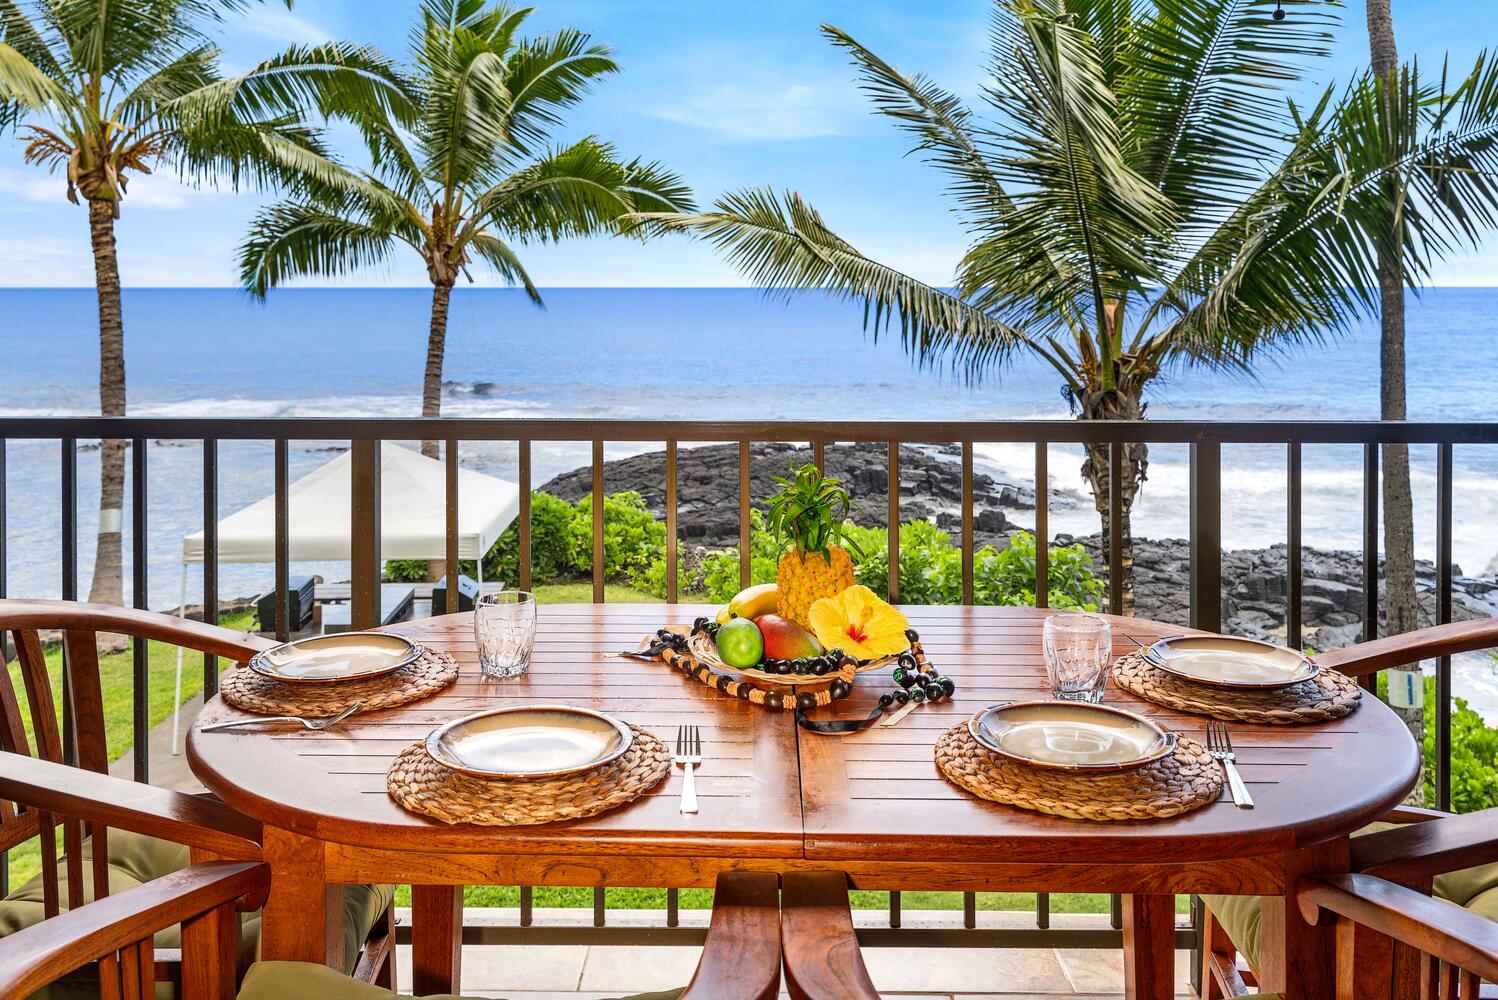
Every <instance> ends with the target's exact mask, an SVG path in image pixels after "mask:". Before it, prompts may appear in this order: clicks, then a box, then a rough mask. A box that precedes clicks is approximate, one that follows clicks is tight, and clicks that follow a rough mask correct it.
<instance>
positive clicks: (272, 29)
mask: <svg viewBox="0 0 1498 1000" xmlns="http://www.w3.org/2000/svg"><path fill="white" fill-rule="evenodd" d="M236 27H237V28H238V29H239V30H240V31H242V32H244V33H246V34H251V35H257V36H259V37H260V38H269V39H271V40H272V41H277V42H282V43H284V44H287V45H319V44H321V43H323V42H326V41H327V40H328V39H330V38H332V37H333V34H332V32H330V31H328V29H327V28H324V27H323V26H322V25H320V24H318V23H316V22H315V21H309V20H307V19H306V18H305V17H298V16H297V15H295V14H293V13H292V12H291V11H289V10H286V9H284V8H276V7H272V6H271V5H269V4H266V5H265V6H263V7H254V8H252V9H251V10H250V11H249V12H248V13H246V14H245V16H244V17H243V19H241V20H240V21H239V22H238V23H237V24H236Z"/></svg>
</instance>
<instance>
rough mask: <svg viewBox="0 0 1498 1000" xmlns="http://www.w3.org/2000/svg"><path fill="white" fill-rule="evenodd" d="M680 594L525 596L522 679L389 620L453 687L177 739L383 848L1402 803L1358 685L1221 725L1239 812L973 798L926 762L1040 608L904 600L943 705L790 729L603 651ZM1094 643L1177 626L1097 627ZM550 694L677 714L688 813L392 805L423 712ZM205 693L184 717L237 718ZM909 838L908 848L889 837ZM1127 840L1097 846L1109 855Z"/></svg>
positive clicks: (317, 827)
mask: <svg viewBox="0 0 1498 1000" xmlns="http://www.w3.org/2000/svg"><path fill="white" fill-rule="evenodd" d="M707 611H708V609H706V608H702V607H696V606H691V605H679V606H676V607H671V608H668V607H665V606H661V605H547V606H543V607H541V608H540V610H539V615H538V619H539V623H538V637H537V642H536V650H535V655H534V658H533V661H532V665H531V669H530V672H529V673H528V674H527V675H526V676H525V677H523V678H519V679H515V680H506V681H496V680H489V679H486V678H483V677H482V676H481V675H480V674H479V672H478V665H477V658H476V653H475V649H474V644H473V636H472V628H471V619H470V616H468V615H455V616H444V617H439V618H431V619H424V620H421V621H416V622H406V623H402V624H400V625H397V626H392V627H391V629H390V631H395V632H400V633H403V634H407V635H411V636H413V637H418V638H420V639H422V640H423V641H425V642H428V643H431V644H433V645H436V646H438V647H440V648H442V649H445V650H447V651H448V652H450V653H452V654H453V655H454V656H456V657H457V659H458V662H459V667H460V671H461V673H460V676H459V680H458V683H457V684H456V685H455V686H454V687H452V688H450V689H449V690H447V691H445V692H443V693H442V694H440V695H438V696H436V697H435V698H432V699H429V700H427V701H423V702H418V703H415V704H412V705H408V706H404V707H401V708H396V709H391V710H388V711H382V712H376V713H370V714H368V715H359V716H356V717H355V718H354V719H352V720H351V721H350V722H349V723H348V724H346V725H345V726H340V727H339V728H337V729H336V730H333V731H330V732H326V733H307V732H301V731H297V732H288V731H286V730H285V729H282V728H278V729H276V730H274V731H265V732H262V731H253V730H239V731H231V732H227V733H207V734H204V733H200V732H197V731H196V727H195V729H194V731H193V733H192V734H191V736H190V739H189V753H190V755H191V759H192V763H193V768H194V770H195V771H196V772H197V773H198V775H199V777H200V778H201V779H202V780H203V781H204V783H205V784H207V785H208V787H210V788H212V789H213V790H214V791H216V792H218V793H219V794H220V795H222V796H223V797H224V798H225V799H226V800H228V801H229V802H231V803H232V804H234V805H236V806H237V807H239V808H241V809H243V810H244V811H246V812H248V813H250V814H251V815H254V816H256V817H257V818H260V819H262V820H264V821H266V822H267V823H270V824H274V825H278V826H281V827H284V828H286V829H289V830H292V831H295V832H297V833H299V834H302V835H305V836H311V837H316V838H318V839H322V840H327V841H332V842H336V843H344V844H351V845H358V846H363V847H369V848H379V849H390V850H422V851H427V852H462V853H469V854H478V853H486V852H491V853H492V852H497V851H504V852H520V853H528V854H563V853H568V852H572V851H578V850H583V849H586V850H587V851H589V852H591V853H594V854H597V853H599V852H608V851H610V850H618V851H620V852H623V853H630V854H634V855H637V856H638V855H651V856H661V857H669V856H678V857H690V856H697V857H740V858H759V859H774V858H784V859H800V858H805V859H807V860H816V861H835V860H849V861H860V862H870V863H872V862H880V861H887V862H893V863H898V862H899V861H900V860H901V858H902V856H903V857H904V858H905V859H906V860H915V859H917V858H918V859H919V860H920V861H923V862H932V863H938V862H939V863H952V864H956V863H963V862H966V863H1002V862H1009V861H1014V862H1017V863H1025V864H1033V863H1065V862H1071V863H1078V862H1085V861H1087V860H1088V859H1102V860H1104V861H1106V859H1108V858H1109V857H1113V856H1116V857H1118V858H1119V859H1120V860H1128V861H1131V862H1138V863H1149V862H1162V863H1170V862H1177V861H1180V862H1185V861H1201V860H1210V859H1213V858H1225V857H1247V856H1251V855H1256V854H1264V853H1270V852H1274V851H1283V850H1288V849H1291V848H1294V847H1297V846H1302V845H1306V844H1309V843H1314V842H1316V841H1318V840H1321V839H1325V838H1327V837H1331V836H1336V835H1339V834H1343V833H1346V832H1347V831H1349V830H1351V829H1353V828H1355V827H1356V826H1358V825H1361V824H1362V823H1363V822H1366V821H1367V820H1369V819H1371V818H1373V817H1374V816H1376V815H1377V814H1379V813H1380V812H1382V811H1383V810H1384V809H1385V808H1386V807H1388V806H1389V805H1391V804H1393V803H1395V802H1397V801H1399V799H1400V798H1402V796H1403V794H1404V791H1405V790H1406V788H1407V787H1408V786H1409V785H1410V784H1411V783H1412V781H1413V780H1414V776H1415V774H1416V768H1417V758H1416V753H1415V748H1414V745H1413V742H1412V741H1411V740H1410V738H1409V736H1408V733H1407V732H1406V730H1405V729H1404V728H1403V726H1402V725H1401V724H1400V722H1399V720H1398V719H1397V718H1396V717H1395V716H1394V714H1393V713H1392V712H1390V711H1389V710H1388V709H1387V708H1385V707H1384V706H1383V705H1381V704H1379V703H1378V702H1377V701H1376V700H1375V699H1372V698H1369V699H1365V703H1364V705H1363V707H1362V708H1360V709H1359V710H1358V711H1357V712H1354V713H1353V714H1352V715H1351V716H1349V717H1348V718H1346V719H1343V720H1340V721H1337V722H1331V723H1326V724H1322V725H1315V726H1303V727H1287V728H1275V727H1256V726H1246V725H1236V726H1234V727H1233V733H1234V740H1235V743H1236V744H1237V746H1238V749H1239V751H1240V762H1241V765H1242V769H1243V771H1244V776H1245V778H1246V779H1247V780H1248V782H1249V783H1250V787H1251V789H1252V790H1253V793H1254V795H1255V798H1256V799H1257V801H1258V808H1257V809H1255V810H1252V811H1242V810H1236V809H1234V807H1233V806H1232V805H1231V803H1230V802H1229V801H1227V799H1226V796H1224V799H1223V801H1221V802H1219V803H1217V804H1215V805H1213V806H1209V807H1207V808H1206V809H1203V810H1200V811H1198V812H1196V813H1194V814H1191V815H1189V816H1187V817H1183V818H1180V819H1176V820H1166V821H1159V822H1149V823H1124V824H1111V823H1110V824H1104V823H1090V822H1080V821H1069V820H1064V819H1057V818H1052V817H1045V816H1040V815H1037V814H1034V813H1028V812H1024V811H1021V810H1017V809H1012V808H1007V807H1003V806H998V805H995V804H992V803H987V802H981V801H978V800H976V799H973V798H972V797H971V796H969V795H967V794H966V793H964V792H962V791H960V790H958V789H957V788H955V787H954V786H952V785H950V784H948V783H947V782H946V781H945V780H944V779H942V777H941V776H940V774H939V773H938V771H937V769H936V767H935V764H934V762H933V760H932V744H933V743H934V741H935V738H936V736H937V735H938V734H939V733H940V732H941V731H942V730H943V729H945V728H946V727H948V726H950V725H953V724H955V723H956V722H958V721H959V720H961V719H963V718H966V717H967V716H969V715H971V714H972V712H973V711H975V710H976V709H978V708H980V707H982V706H984V705H988V704H992V703H994V702H996V701H1004V700H1013V699H1020V698H1029V697H1039V696H1043V695H1044V692H1045V673H1044V666H1043V661H1042V659H1041V653H1040V623H1041V619H1042V618H1043V616H1044V612H1038V611H1035V610H1034V609H1023V608H950V607H931V608H907V609H906V611H907V612H908V614H909V616H910V618H911V622H912V625H913V626H914V627H915V628H916V629H917V630H919V632H920V633H921V637H922V640H923V642H924V644H925V647H926V650H927V652H928V654H929V656H930V659H931V661H932V663H933V664H934V665H935V666H936V667H937V668H938V669H939V670H940V671H941V672H942V673H944V674H948V675H950V676H951V677H952V678H953V679H954V680H955V681H956V682H957V684H958V694H957V697H956V698H955V699H953V700H952V701H951V702H949V703H943V704H940V705H937V706H934V707H932V706H927V707H923V708H920V709H918V710H917V711H915V712H914V713H912V714H911V715H910V716H909V717H908V718H906V719H905V720H904V721H903V722H902V723H901V724H900V725H898V726H895V727H893V728H884V727H880V726H874V727H872V728H870V729H868V730H865V731H864V732H862V733H859V734H857V735H854V736H849V737H835V736H820V735H815V734H811V733H807V732H798V730H797V729H796V728H795V726H794V724H793V720H792V718H791V716H790V713H788V712H783V711H781V712H777V711H772V710H768V709H762V708H756V707H754V706H751V705H749V704H746V703H744V702H740V701H738V700H737V699H733V698H729V697H727V696H725V695H722V694H720V693H718V692H717V691H714V690H710V689H708V688H707V687H705V686H703V685H702V684H700V683H698V682H696V681H692V680H688V679H687V678H685V677H683V676H682V675H681V674H679V673H677V672H675V671H673V670H671V669H669V668H667V667H665V666H663V665H660V664H656V663H646V662H640V661H636V660H630V659H624V658H620V657H618V656H617V655H616V654H617V653H618V652H619V651H620V650H624V649H631V648H634V647H635V646H636V644H637V643H639V641H640V639H641V638H642V637H643V636H645V635H646V634H648V633H649V632H651V631H653V630H654V629H655V628H657V627H659V626H660V625H663V624H666V623H667V622H671V621H674V622H682V623H685V622H690V621H691V620H692V618H693V617H695V616H696V615H698V614H704V613H707ZM1115 623H1116V625H1115V651H1116V652H1117V653H1124V652H1128V651H1131V650H1133V649H1135V648H1137V646H1138V645H1139V644H1140V643H1143V642H1148V641H1151V640H1153V639H1154V638H1157V637H1159V636H1160V635H1164V634H1169V633H1172V632H1179V631H1181V629H1179V628H1176V627H1172V626H1165V625H1160V624H1157V623H1152V622H1148V621H1144V620H1141V619H1132V618H1131V619H1116V620H1115ZM890 687H891V682H890V679H889V676H888V673H887V672H876V673H871V674H865V675H862V676H861V677H860V679H859V681H858V684H857V685H856V686H855V688H856V690H855V694H854V695H853V696H852V697H850V698H849V699H847V700H845V701H843V702H840V703H838V704H837V705H836V706H834V707H833V708H832V709H824V710H822V711H821V712H819V713H818V714H817V717H818V718H827V717H831V716H834V715H839V716H849V717H851V716H859V715H863V714H866V713H867V711H868V710H869V708H870V707H871V705H872V703H873V700H874V699H875V698H877V696H878V695H879V694H880V693H881V692H883V691H886V690H889V689H890ZM1108 701H1109V703H1111V704H1115V705H1121V706H1125V707H1129V708H1132V709H1135V710H1138V711H1141V712H1143V713H1145V714H1147V715H1149V716H1151V717H1153V718H1156V719H1158V720H1160V721H1161V722H1163V723H1164V724H1165V725H1167V726H1168V727H1170V728H1172V729H1176V730H1179V731H1181V732H1183V733H1184V734H1186V735H1189V736H1195V737H1198V738H1200V737H1201V735H1202V728H1203V720H1201V719H1200V718H1198V717H1194V716H1187V715H1182V714H1180V713H1175V712H1170V711H1167V710H1164V709H1161V708H1158V707H1156V706H1153V705H1150V704H1147V703H1144V702H1141V701H1139V700H1138V699H1135V698H1133V697H1131V696H1129V695H1126V694H1124V693H1123V692H1121V691H1118V690H1117V689H1114V688H1111V687H1110V690H1109V694H1108ZM548 703H568V704H574V705H583V706H587V707H590V708H595V709H598V710H601V711H605V712H608V713H610V714H612V715H614V716H616V717H618V718H620V719H623V720H626V721H628V722H632V723H635V724H637V725H639V726H641V727H643V728H645V729H646V730H648V731H650V732H652V733H654V734H655V735H657V736H659V737H660V738H661V739H663V740H666V741H667V742H668V744H669V743H671V742H672V741H674V739H675V734H676V727H677V726H678V725H679V724H682V723H688V722H696V723H699V724H701V725H702V729H703V741H704V746H703V752H704V757H705V763H704V766H703V767H702V769H701V771H700V774H699V777H698V781H697V793H698V796H699V797H700V798H701V800H702V809H701V812H700V813H699V814H697V815H695V816H684V815H682V814H681V813H680V812H678V809H677V796H678V793H679V789H680V780H681V778H680V771H679V770H676V771H674V772H673V774H672V776H671V778H670V779H669V780H668V781H667V782H666V783H665V784H663V785H662V786H661V787H660V788H659V789H658V790H656V791H655V792H653V793H652V794H650V795H648V796H646V797H645V798H643V799H641V800H640V801H638V802H636V803H634V804H631V805H629V806H626V807H624V808H621V809H618V810H615V811H613V812H610V813H607V814H604V815H602V816H598V817H594V818H592V819H589V820H584V821H579V822H576V823H563V824H552V825H548V826H542V827H530V828H525V827H522V828H507V829H505V830H504V831H503V832H502V834H500V832H499V831H496V830H494V829H492V828H491V829H482V828H470V827H462V826H458V827H452V826H447V825H445V824H442V823H439V822H435V821H431V820H427V819H424V818H422V817H419V816H415V815H412V814H410V813H408V812H406V811H404V810H402V809H401V808H400V807H398V806H396V805H395V804H394V803H393V802H391V801H390V800H389V798H388V797H387V796H386V794H385V772H386V769H387V768H388V765H389V763H390V761H391V759H392V758H393V757H394V756H395V754H396V753H398V752H399V751H400V750H401V749H403V748H405V747H406V746H409V745H410V744H411V743H413V742H416V741H417V740H419V739H421V738H422V737H423V736H424V735H425V734H426V733H427V732H428V731H429V730H431V729H432V728H434V727H435V726H437V725H439V724H441V723H443V722H446V721H449V720H451V719H454V718H457V717H459V716H462V715H466V714H470V713H472V712H476V711H479V710H481V709H484V708H490V707H498V706H502V705H515V704H548ZM240 714H241V713H238V712H237V711H236V710H235V709H232V708H230V707H228V706H226V705H224V704H223V703H222V702H221V701H220V700H217V699H215V700H213V701H211V702H210V703H209V705H208V706H207V707H206V708H205V709H204V710H203V712H202V713H201V715H200V716H199V722H200V724H206V723H208V722H218V721H223V720H225V719H228V718H235V717H238V716H239V715H240ZM912 850H914V851H917V852H918V853H916V854H909V853H905V854H903V855H902V853H900V852H910V851H912ZM1115 851H1118V852H1127V853H1126V854H1118V855H1110V853H1109V852H1115Z"/></svg>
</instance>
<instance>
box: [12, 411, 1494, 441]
mask: <svg viewBox="0 0 1498 1000" xmlns="http://www.w3.org/2000/svg"><path fill="white" fill-rule="evenodd" d="M0 438H3V439H9V440H15V439H27V438H41V439H58V438H166V439H171V440H188V441H194V440H197V441H201V440H225V441H227V440H281V439H285V440H350V441H359V440H396V441H400V440H407V441H416V440H424V439H434V438H440V439H456V440H459V441H492V440H501V441H504V440H510V441H514V440H530V441H666V440H676V441H702V442H706V441H849V442H852V441H880V442H887V441H901V442H912V443H919V442H949V441H974V442H983V443H1029V442H1037V441H1039V442H1055V443H1063V444H1065V443H1076V442H1083V441H1089V442H1100V443H1105V442H1115V441H1116V442H1143V443H1151V444H1155V443H1158V444H1189V443H1191V442H1193V441H1217V442H1221V443H1223V444H1289V443H1292V442H1299V443H1301V444H1398V443H1405V444H1498V422H1494V423H1476V422H1472V423H1459V422H1433V421H1421V422H1398V421H1378V420H1318V421H1289V420H1262V421H1223V422H1216V421H1200V420H1142V421H1132V420H929V421H927V420H689V421H676V420H593V419H586V418H539V419H538V418H531V417H521V418H515V417H492V418H490V417H442V418H422V417H397V418H387V417H308V418H300V417H296V418H289V417H249V418H237V417H236V418H221V417H202V418H198V417H90V416H78V417H0Z"/></svg>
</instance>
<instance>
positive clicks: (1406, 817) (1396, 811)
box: [1378, 806, 1451, 823]
mask: <svg viewBox="0 0 1498 1000" xmlns="http://www.w3.org/2000/svg"><path fill="white" fill-rule="evenodd" d="M1450 815H1451V813H1449V812H1442V811H1441V810H1439V809H1422V808H1420V807H1419V806H1395V807H1394V808H1393V809H1390V810H1389V811H1388V812H1386V813H1384V814H1383V815H1382V816H1380V817H1379V818H1378V821H1379V822H1380V823H1428V822H1430V821H1431V820H1433V819H1444V818H1445V817H1447V816H1450Z"/></svg>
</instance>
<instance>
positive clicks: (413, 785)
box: [385, 726, 671, 826]
mask: <svg viewBox="0 0 1498 1000" xmlns="http://www.w3.org/2000/svg"><path fill="white" fill-rule="evenodd" d="M629 728H630V729H632V730H634V734H635V739H634V743H633V744H632V745H631V746H630V748H629V749H628V750H626V751H625V752H624V754H623V756H621V757H620V758H619V759H618V760H616V761H613V762H612V763H610V764H606V765H604V766H603V767H599V768H594V769H593V770H591V771H584V772H582V773H581V774H569V775H566V776H564V777H561V778H547V779H542V780H536V781H518V780H514V779H500V778H480V777H477V776H476V775H472V774H464V773H462V772H461V771H454V770H453V769H452V768H449V767H443V766H442V765H441V764H439V763H437V762H436V761H435V760H433V759H432V757H431V755H430V754H428V753H427V751H426V746H425V744H422V743H416V744H413V745H411V746H409V747H407V748H406V749H405V750H402V751H401V753H400V755H399V756H398V757H396V758H395V762H394V763H392V764H391V765H390V770H389V771H388V772H387V773H386V776H385V787H386V789H387V790H389V792H390V797H391V798H392V799H394V800H395V801H396V802H397V803H399V804H400V805H402V806H404V807H405V808H407V809H409V810H411V811H412V812H415V813H420V814H421V815H423V816H431V817H432V818H434V819H440V820H442V821H443V822H444V823H474V824H476V825H478V826H534V825H536V824H537V823H552V822H556V821H557V820H564V819H583V818H585V817H588V816H596V815H598V814H599V813H601V812H607V811H608V810H610V809H615V808H618V807H619V806H622V805H624V804H625V803H627V802H633V801H634V800H635V799H637V798H639V797H640V796H641V795H644V794H645V793H646V792H648V791H650V789H652V788H654V787H655V786H656V785H658V784H660V782H661V780H662V779H663V778H665V777H666V775H667V774H668V773H669V772H670V770H671V754H670V753H669V752H668V751H667V750H666V745H665V744H664V743H662V742H661V741H660V740H658V739H656V738H655V737H654V736H651V735H650V734H649V733H647V732H645V731H644V730H643V729H640V728H639V727H637V726H630V727H629Z"/></svg>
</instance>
